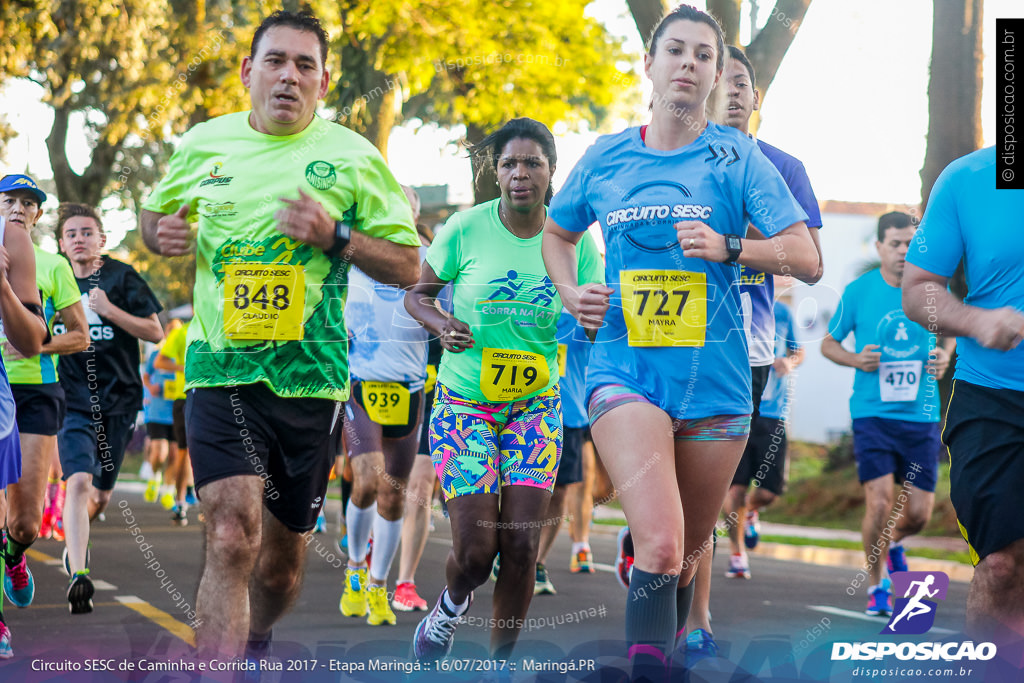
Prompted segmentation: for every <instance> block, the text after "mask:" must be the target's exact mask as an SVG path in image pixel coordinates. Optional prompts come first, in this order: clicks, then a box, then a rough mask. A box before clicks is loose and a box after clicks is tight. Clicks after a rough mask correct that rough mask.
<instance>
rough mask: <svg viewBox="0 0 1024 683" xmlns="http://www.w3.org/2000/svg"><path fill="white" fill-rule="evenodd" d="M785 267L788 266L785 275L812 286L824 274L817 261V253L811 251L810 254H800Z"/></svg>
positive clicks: (819, 262) (818, 260)
mask: <svg viewBox="0 0 1024 683" xmlns="http://www.w3.org/2000/svg"><path fill="white" fill-rule="evenodd" d="M787 265H789V272H788V273H786V275H792V276H793V277H795V278H796V279H797V280H800V281H801V282H806V283H807V284H814V283H815V282H817V281H818V280H820V279H821V276H822V274H823V272H824V269H823V268H822V267H821V261H820V259H818V253H817V252H815V251H813V250H812V251H811V252H810V254H800V255H799V257H798V258H795V259H793V262H792V263H789V264H787Z"/></svg>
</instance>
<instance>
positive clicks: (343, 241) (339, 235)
mask: <svg viewBox="0 0 1024 683" xmlns="http://www.w3.org/2000/svg"><path fill="white" fill-rule="evenodd" d="M351 240H352V226H350V225H349V224H348V223H345V222H344V221H334V244H332V245H331V248H330V249H328V250H327V251H325V252H324V253H325V254H327V255H328V256H330V257H331V258H337V257H338V256H339V255H340V254H341V252H343V251H345V247H347V246H348V243H349V242H350V241H351Z"/></svg>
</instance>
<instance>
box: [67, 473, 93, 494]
mask: <svg viewBox="0 0 1024 683" xmlns="http://www.w3.org/2000/svg"><path fill="white" fill-rule="evenodd" d="M91 490H92V475H91V474H88V473H86V472H78V473H75V474H72V475H71V476H70V477H69V478H68V483H67V493H69V494H77V495H89V493H90V491H91Z"/></svg>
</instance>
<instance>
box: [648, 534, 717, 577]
mask: <svg viewBox="0 0 1024 683" xmlns="http://www.w3.org/2000/svg"><path fill="white" fill-rule="evenodd" d="M705 540H706V541H707V542H708V543H710V542H711V537H710V536H708V537H707V538H706V539H705ZM633 543H634V545H636V548H635V549H636V563H637V564H639V565H641V568H642V569H644V571H647V572H651V573H655V574H664V573H674V572H677V571H679V569H680V567H682V566H683V563H684V558H683V535H682V534H681V533H677V534H671V533H667V534H660V535H659V536H658V537H657V538H653V539H651V541H650V542H648V543H640V544H638V543H637V538H636V536H634V537H633ZM699 550H700V549H699V548H694V549H693V552H691V553H690V554H691V555H692V556H693V557H692V558H691V559H690V560H689V561H688V562H687V564H690V565H696V560H697V558H699V555H700V553H699Z"/></svg>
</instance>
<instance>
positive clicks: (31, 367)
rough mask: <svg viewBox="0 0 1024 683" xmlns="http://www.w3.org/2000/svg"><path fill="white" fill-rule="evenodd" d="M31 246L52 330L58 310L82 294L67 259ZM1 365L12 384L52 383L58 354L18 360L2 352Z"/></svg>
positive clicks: (38, 285) (78, 299)
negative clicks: (34, 254) (2, 361)
mask: <svg viewBox="0 0 1024 683" xmlns="http://www.w3.org/2000/svg"><path fill="white" fill-rule="evenodd" d="M33 246H34V247H35V253H36V286H37V287H38V288H39V294H40V295H41V297H40V298H42V300H43V313H44V314H45V316H46V325H47V327H49V328H50V330H51V331H52V330H53V321H54V319H55V318H56V317H57V311H60V310H62V309H65V308H67V307H68V306H71V305H73V304H74V303H75V302H77V301H80V300H81V298H82V295H81V293H80V292H79V291H78V282H77V281H76V280H75V273H74V271H73V270H71V264H70V263H68V262H67V259H65V258H64V257H62V256H58V255H57V254H51V253H50V252H48V251H43V250H42V249H40V248H39V247H38V246H35V245H33ZM4 365H5V366H6V367H7V376H8V377H9V378H10V381H11V384H53V383H54V382H56V381H57V380H58V376H57V357H56V356H55V355H51V354H48V353H45V354H44V353H41V354H39V355H38V356H33V357H32V358H20V359H18V360H14V359H12V358H10V357H8V355H7V354H6V353H5V354H4Z"/></svg>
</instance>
